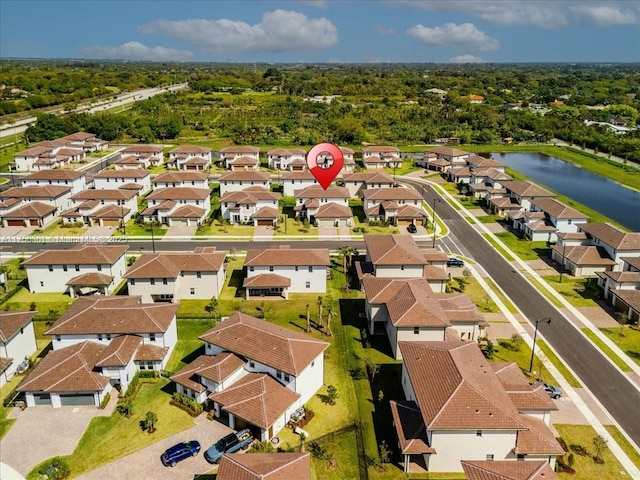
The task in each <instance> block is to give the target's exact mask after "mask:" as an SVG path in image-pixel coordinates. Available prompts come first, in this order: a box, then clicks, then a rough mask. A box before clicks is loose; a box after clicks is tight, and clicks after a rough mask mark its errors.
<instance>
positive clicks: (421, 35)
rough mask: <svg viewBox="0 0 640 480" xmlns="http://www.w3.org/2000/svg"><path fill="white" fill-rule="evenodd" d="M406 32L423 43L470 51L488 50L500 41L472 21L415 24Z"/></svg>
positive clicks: (495, 46)
mask: <svg viewBox="0 0 640 480" xmlns="http://www.w3.org/2000/svg"><path fill="white" fill-rule="evenodd" d="M407 34H408V35H411V36H412V37H415V38H417V39H418V40H420V41H421V42H422V43H424V44H425V45H431V46H434V47H447V48H457V49H460V50H470V51H472V52H474V51H480V52H488V51H491V50H497V49H498V48H499V47H500V42H498V41H497V40H496V39H494V38H491V37H489V36H488V35H487V34H486V33H484V32H483V31H481V30H478V29H477V28H476V26H475V25H474V24H473V23H463V24H461V25H456V24H455V23H445V24H444V25H441V26H438V27H425V26H424V25H416V26H415V27H411V28H410V29H408V30H407Z"/></svg>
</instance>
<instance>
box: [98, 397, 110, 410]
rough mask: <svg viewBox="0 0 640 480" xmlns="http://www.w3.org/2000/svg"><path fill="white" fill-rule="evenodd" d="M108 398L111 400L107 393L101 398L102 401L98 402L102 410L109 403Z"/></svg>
mask: <svg viewBox="0 0 640 480" xmlns="http://www.w3.org/2000/svg"><path fill="white" fill-rule="evenodd" d="M109 400H111V394H110V393H107V394H106V395H105V396H104V398H103V399H102V401H101V402H100V408H101V409H102V410H104V409H105V408H106V407H107V405H108V404H109Z"/></svg>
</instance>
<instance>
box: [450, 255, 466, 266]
mask: <svg viewBox="0 0 640 480" xmlns="http://www.w3.org/2000/svg"><path fill="white" fill-rule="evenodd" d="M447 267H464V262H463V261H462V260H460V259H459V258H455V257H449V260H447Z"/></svg>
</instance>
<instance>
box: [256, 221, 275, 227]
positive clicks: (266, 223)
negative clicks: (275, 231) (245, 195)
mask: <svg viewBox="0 0 640 480" xmlns="http://www.w3.org/2000/svg"><path fill="white" fill-rule="evenodd" d="M258 225H262V226H267V227H269V226H271V225H273V220H258Z"/></svg>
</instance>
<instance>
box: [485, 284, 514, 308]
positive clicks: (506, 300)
mask: <svg viewBox="0 0 640 480" xmlns="http://www.w3.org/2000/svg"><path fill="white" fill-rule="evenodd" d="M484 281H485V282H487V285H489V288H491V290H493V292H494V293H495V294H496V295H497V296H498V298H500V300H502V303H503V304H504V305H505V307H507V310H508V311H509V312H511V313H518V309H517V308H516V306H515V305H514V304H513V303H511V300H509V298H507V296H506V295H505V294H504V293H502V290H500V289H499V288H498V286H497V285H496V284H495V283H494V282H493V280H491V278H489V277H487V278H485V279H484Z"/></svg>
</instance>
